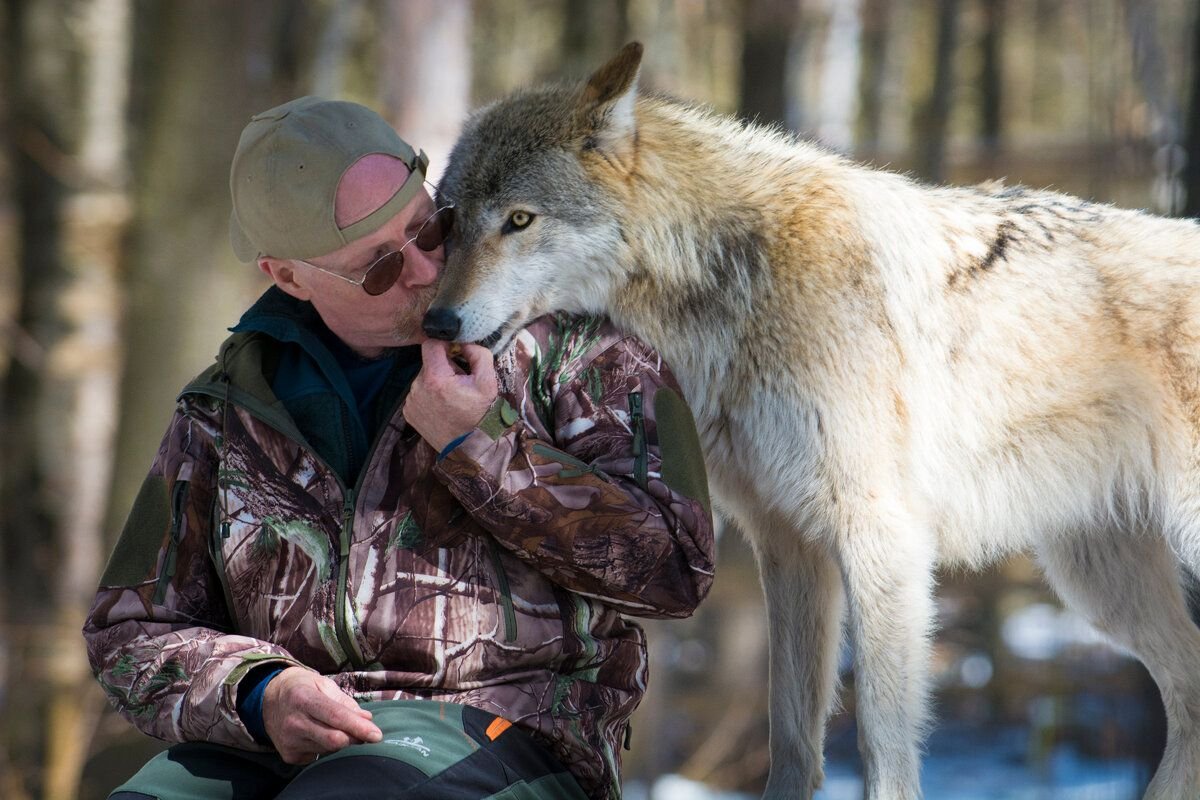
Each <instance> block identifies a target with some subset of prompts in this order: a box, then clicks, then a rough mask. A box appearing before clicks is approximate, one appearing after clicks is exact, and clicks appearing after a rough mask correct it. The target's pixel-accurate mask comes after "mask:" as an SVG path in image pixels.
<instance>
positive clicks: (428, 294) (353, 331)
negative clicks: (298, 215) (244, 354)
mask: <svg viewBox="0 0 1200 800" xmlns="http://www.w3.org/2000/svg"><path fill="white" fill-rule="evenodd" d="M348 177H351V182H350V184H349V185H344V186H342V187H339V192H338V207H339V212H340V209H341V208H342V207H343V206H344V205H346V206H349V207H352V208H355V209H359V210H365V211H366V212H367V213H369V212H370V210H373V209H374V208H376V207H378V206H379V205H381V204H382V203H381V202H376V199H378V197H380V196H382V198H383V199H384V200H386V198H387V197H390V196H391V192H390V191H386V192H383V193H380V192H379V191H378V190H375V191H374V192H372V187H371V186H370V185H369V183H364V185H361V186H360V185H358V184H359V183H360V182H356V181H354V180H353V177H352V176H348ZM343 183H344V184H345V183H346V181H343ZM372 194H374V195H375V196H374V197H372V196H371V195H372ZM364 196H365V197H364ZM434 210H435V206H434V204H433V200H432V198H430V196H429V193H428V192H427V191H425V190H424V189H422V190H421V191H420V192H418V193H417V195H416V196H415V197H414V198H413V199H412V200H411V201H409V203H408V205H406V206H405V207H404V208H403V209H401V211H400V213H398V214H397V215H396V216H394V217H392V219H391V220H389V221H388V222H387V223H385V224H384V225H383V226H382V227H381V228H379V230H377V231H375V232H374V233H372V234H370V235H368V236H364V237H362V238H361V239H356V240H355V241H353V242H351V243H350V244H347V245H345V246H344V247H341V248H339V249H337V250H334V251H333V252H332V253H326V254H325V255H323V256H320V257H317V258H310V259H307V261H308V262H309V263H310V264H313V265H316V266H318V267H320V268H321V269H324V270H328V271H329V272H333V273H336V275H343V276H345V277H346V278H349V279H350V280H353V281H356V282H357V281H361V280H362V278H363V275H364V273H366V271H367V268H368V267H369V266H370V265H371V264H372V263H373V262H374V261H375V259H377V258H379V256H381V255H383V254H385V253H388V252H391V251H393V250H399V249H400V248H401V247H403V248H404V249H403V251H402V253H403V256H404V268H403V270H401V272H400V277H399V279H397V281H396V282H395V283H394V284H393V285H392V287H391V288H390V289H388V290H387V291H385V292H384V293H383V294H380V295H376V296H374V297H373V296H371V295H369V294H367V293H366V292H365V291H363V289H362V287H361V286H355V285H353V284H351V283H347V282H346V281H344V280H341V279H339V278H338V277H336V276H335V275H330V274H327V273H325V272H322V271H321V270H318V269H313V268H312V267H311V266H307V265H306V264H304V263H303V262H301V261H295V260H283V259H272V258H264V259H262V261H261V262H260V263H261V264H262V268H263V271H264V272H267V273H268V274H270V275H271V277H272V278H273V279H274V280H275V282H276V284H277V285H279V286H280V288H282V289H283V290H284V291H286V292H288V294H291V295H292V296H294V297H297V298H299V299H301V300H308V301H309V302H311V303H312V304H313V307H314V308H316V309H317V312H318V313H319V314H320V315H321V319H322V320H324V322H325V324H326V325H327V326H328V327H329V329H330V330H331V331H333V333H334V334H336V335H337V336H338V338H340V339H341V340H342V341H344V342H345V343H346V344H347V345H349V346H350V347H351V348H353V349H354V350H355V351H357V352H359V353H361V354H362V355H365V356H375V355H378V354H379V353H380V352H381V351H382V350H384V349H385V348H390V347H400V346H403V345H410V344H419V343H420V342H422V341H424V340H425V338H426V337H425V334H424V332H423V331H422V330H421V320H422V317H423V316H424V314H425V310H426V309H427V308H429V304H430V303H431V302H432V301H433V298H434V296H435V295H436V294H437V283H438V279H439V278H440V276H441V271H442V266H443V263H444V260H445V256H444V251H443V248H442V247H441V246H440V245H439V246H438V247H437V248H436V249H434V250H432V251H430V252H426V251H424V250H422V249H421V248H419V247H417V245H416V242H413V241H411V240H412V238H413V237H414V236H416V235H417V231H418V230H419V229H420V227H421V225H422V223H424V222H425V221H426V220H427V219H428V218H429V216H430V215H431V214H433V212H434ZM354 216H365V214H363V213H360V212H359V211H356V212H355V213H354ZM339 224H346V223H343V222H339ZM406 243H407V245H406Z"/></svg>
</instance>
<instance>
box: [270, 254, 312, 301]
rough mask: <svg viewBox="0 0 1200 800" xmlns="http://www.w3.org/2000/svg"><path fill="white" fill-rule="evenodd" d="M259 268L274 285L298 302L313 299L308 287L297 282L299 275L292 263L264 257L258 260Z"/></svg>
mask: <svg viewBox="0 0 1200 800" xmlns="http://www.w3.org/2000/svg"><path fill="white" fill-rule="evenodd" d="M258 268H259V269H260V270H262V271H263V274H265V275H266V276H267V277H268V278H270V279H271V282H272V283H274V284H275V285H276V286H278V287H279V288H280V289H282V290H283V291H285V292H287V293H288V294H290V295H291V296H292V297H294V298H296V299H297V300H308V299H309V298H310V297H312V292H310V291H309V290H308V287H307V286H305V285H304V284H302V283H298V282H297V281H296V277H297V274H298V273H297V272H296V269H295V267H293V266H292V264H291V262H289V261H283V260H280V259H278V258H270V257H267V256H264V257H262V258H260V259H258Z"/></svg>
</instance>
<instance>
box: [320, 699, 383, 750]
mask: <svg viewBox="0 0 1200 800" xmlns="http://www.w3.org/2000/svg"><path fill="white" fill-rule="evenodd" d="M342 696H343V697H346V696H345V695H342ZM346 699H347V700H350V698H348V697H347V698H346ZM350 702H351V703H354V701H353V700H350ZM359 711H360V709H359V708H358V705H357V704H356V703H355V704H354V706H353V707H352V708H351V707H347V706H345V705H342V703H340V702H339V701H337V700H336V699H334V698H332V697H329V696H324V697H321V698H320V699H317V700H316V701H315V702H314V703H313V705H312V707H310V708H309V709H308V715H309V716H311V717H312V718H313V719H315V720H316V721H317V722H319V723H321V724H322V725H325V726H327V727H330V728H335V729H337V730H339V731H344V732H345V733H347V734H349V735H350V736H353V737H354V738H355V739H357V740H359V741H363V742H378V741H379V740H380V739H382V738H383V732H382V731H380V730H379V728H378V727H377V726H376V725H375V723H373V722H371V721H370V719H367V718H365V717H363V716H362V714H360V713H359Z"/></svg>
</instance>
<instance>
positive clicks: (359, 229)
mask: <svg viewBox="0 0 1200 800" xmlns="http://www.w3.org/2000/svg"><path fill="white" fill-rule="evenodd" d="M372 153H382V154H384V155H389V156H394V157H396V158H399V159H400V160H401V161H403V162H404V163H405V165H406V166H407V167H408V168H409V171H410V174H409V176H408V178H407V179H406V180H405V181H404V183H403V185H401V186H400V188H399V189H397V190H396V193H395V194H394V195H392V197H391V198H390V199H389V200H388V201H387V202H385V203H384V204H383V205H382V206H380V207H379V208H377V209H376V210H375V211H373V212H371V213H370V214H368V215H367V216H366V217H364V218H362V219H360V220H358V221H356V222H354V223H352V224H350V225H347V226H345V227H338V225H337V222H336V221H335V219H334V200H335V198H336V196H337V187H338V182H339V181H340V180H341V179H342V175H343V174H345V172H346V170H347V169H349V168H350V166H351V165H353V164H354V163H355V162H356V161H358V160H359V159H360V158H362V157H363V156H366V155H370V154H372ZM428 166H429V159H428V157H426V155H425V153H424V151H421V152H419V153H418V152H417V151H415V150H413V148H412V147H411V146H410V145H409V144H408V143H407V142H405V141H404V140H403V139H401V138H400V136H399V135H397V133H396V131H395V130H393V129H392V126H391V125H389V124H388V123H387V122H386V121H385V120H384V119H383V118H382V117H380V116H379V115H378V114H376V113H375V112H374V111H372V110H371V109H369V108H367V107H366V106H362V105H359V104H358V103H350V102H346V101H342V100H324V99H322V98H319V97H301V98H298V99H296V100H292V101H290V102H287V103H284V104H283V105H280V106H276V107H275V108H272V109H270V110H268V111H264V112H262V113H261V114H256V115H255V116H253V117H251V119H250V122H249V124H247V125H246V127H245V129H244V130H243V131H242V136H241V139H240V140H238V146H237V150H236V151H235V152H234V154H233V164H232V165H231V167H230V170H229V191H230V195H231V197H232V200H233V214H232V215H231V217H230V220H229V239H230V242H231V243H232V244H233V252H234V253H235V254H236V255H237V257H238V258H239V259H241V260H242V261H253V260H254V259H255V258H257V257H258V256H259V255H260V254H261V255H270V256H274V257H275V258H303V259H308V258H316V257H318V256H322V255H324V254H326V253H331V252H333V251H334V250H337V249H338V248H340V247H342V246H343V245H346V244H348V243H350V242H352V241H354V240H355V239H359V238H361V237H363V236H367V235H368V234H371V233H374V232H375V231H377V230H379V228H380V227H382V226H383V224H384V223H385V222H387V221H388V220H390V219H391V218H392V217H394V216H395V215H396V214H397V213H399V211H400V210H401V209H402V208H404V206H406V205H407V204H408V201H410V200H412V199H413V197H415V196H416V194H417V192H419V191H420V189H421V186H422V184H423V183H424V181H425V171H426V169H427V168H428Z"/></svg>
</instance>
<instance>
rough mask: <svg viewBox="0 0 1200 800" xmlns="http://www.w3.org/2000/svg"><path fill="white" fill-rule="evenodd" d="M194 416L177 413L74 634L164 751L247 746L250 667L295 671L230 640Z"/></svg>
mask: <svg viewBox="0 0 1200 800" xmlns="http://www.w3.org/2000/svg"><path fill="white" fill-rule="evenodd" d="M214 439H215V431H214V430H213V428H212V426H211V425H210V424H209V423H208V421H207V420H206V418H205V417H204V415H202V414H193V413H189V411H188V410H187V406H186V405H185V406H181V410H180V411H178V412H176V414H175V416H174V417H173V419H172V421H171V425H170V427H169V428H168V430H167V434H166V436H165V437H164V438H163V442H162V445H161V447H160V448H159V451H158V455H157V457H156V458H155V459H154V463H153V465H152V466H151V468H150V473H149V475H147V477H146V480H145V481H144V483H143V484H142V488H141V490H140V491H139V493H138V496H137V499H136V500H135V501H134V505H133V508H132V510H131V511H130V514H129V518H128V520H127V521H126V523H125V527H124V529H123V531H122V533H121V537H120V539H119V540H118V542H117V545H116V548H115V549H114V550H113V553H112V556H111V557H110V559H109V562H108V566H107V567H106V568H105V571H104V575H103V577H102V578H101V580H100V588H99V590H98V591H97V593H96V598H95V600H94V601H93V603H92V608H91V611H90V612H89V614H88V618H87V621H86V623H85V624H84V629H83V635H84V638H85V640H86V643H87V651H88V660H89V662H90V663H91V666H92V671H93V673H94V674H95V676H96V679H97V680H98V681H99V682H100V685H101V686H102V687H103V688H104V691H105V692H106V693H107V695H108V698H109V701H110V702H111V703H112V704H113V705H114V706H115V707H116V709H117V710H118V711H119V712H120V713H121V714H122V715H123V716H124V717H125V718H126V719H128V720H129V721H130V722H131V723H133V724H134V725H135V726H136V727H137V728H139V729H140V730H141V731H142V732H144V733H146V734H149V735H150V736H154V737H157V738H159V739H163V740H166V741H169V742H183V741H197V740H204V741H209V742H214V743H217V744H224V745H229V746H233V747H238V748H242V749H246V750H264V749H270V748H266V747H263V746H262V745H260V744H257V743H256V742H255V741H254V738H253V737H252V736H251V735H250V733H249V731H247V730H246V727H245V725H243V724H242V721H241V719H240V718H239V717H238V713H237V707H236V706H237V688H238V687H237V685H238V682H239V681H240V680H241V679H242V677H244V676H245V675H246V673H247V672H249V671H250V670H251V669H252V668H254V667H255V666H258V665H260V664H265V663H268V662H279V663H280V664H296V663H297V662H296V661H295V659H293V658H292V657H291V656H290V655H288V653H287V652H286V651H284V650H283V649H282V648H280V647H277V646H275V645H272V644H269V643H267V642H263V641H259V640H257V639H253V638H250V637H247V636H239V635H237V634H236V633H234V632H233V631H234V623H233V621H232V619H231V617H230V613H229V607H228V603H227V601H226V596H225V591H224V589H223V588H222V584H221V581H220V578H219V576H218V574H217V572H216V570H215V569H214V566H213V563H212V561H211V559H210V556H209V537H210V536H211V534H212V524H213V519H212V517H213V500H214V487H215V475H216V462H217V459H216V455H215V452H214V451H215V448H214V445H213V442H214Z"/></svg>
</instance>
